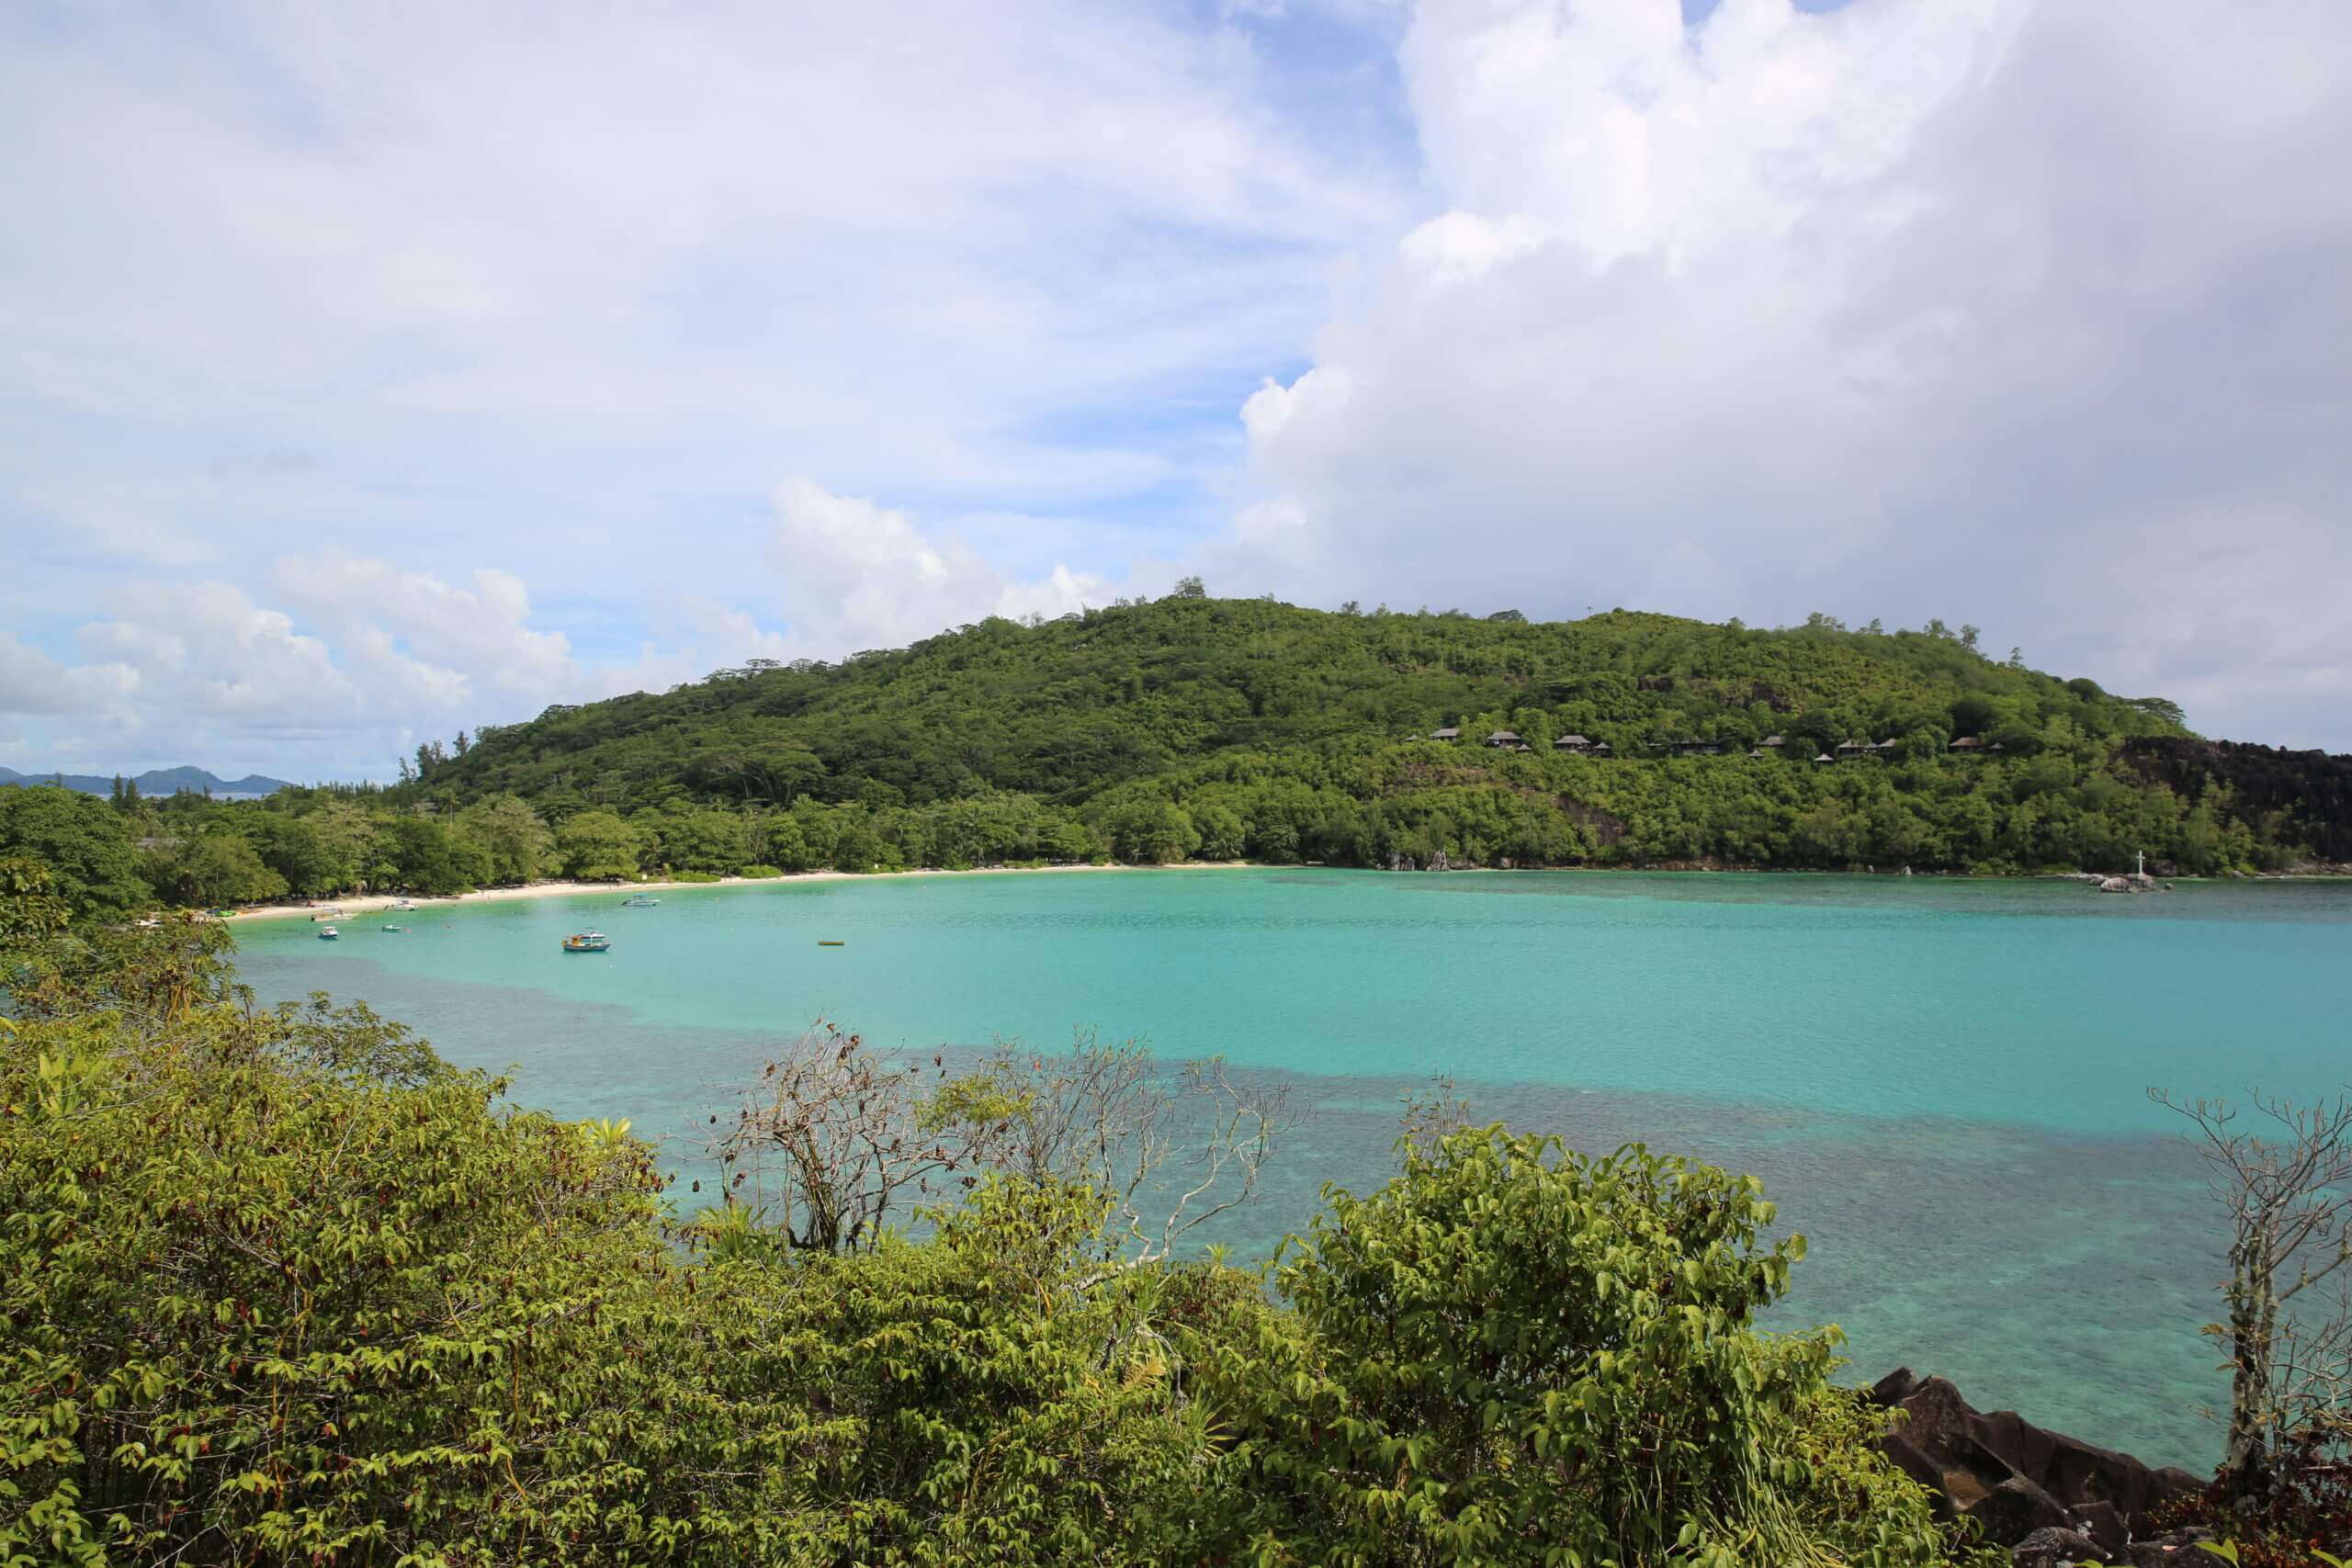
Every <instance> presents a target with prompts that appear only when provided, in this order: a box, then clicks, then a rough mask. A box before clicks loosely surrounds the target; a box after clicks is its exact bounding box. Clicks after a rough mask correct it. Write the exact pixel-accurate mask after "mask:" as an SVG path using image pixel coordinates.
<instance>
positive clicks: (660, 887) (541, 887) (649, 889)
mask: <svg viewBox="0 0 2352 1568" xmlns="http://www.w3.org/2000/svg"><path fill="white" fill-rule="evenodd" d="M1251 863H1252V862H1249V861H1185V862H1182V863H1179V864H1176V865H1162V866H1127V865H1046V866H1018V865H990V866H981V867H978V868H977V869H975V870H971V871H939V870H933V869H925V870H921V871H877V872H854V871H803V872H795V873H792V874H788V875H785V876H727V877H721V878H720V879H719V880H718V881H717V882H533V883H527V884H526V885H524V886H520V887H490V888H485V889H483V890H482V891H481V892H479V893H465V894H460V895H458V897H454V898H428V897H423V896H416V897H415V900H414V901H415V903H416V906H417V908H418V910H419V911H420V912H422V911H423V910H424V909H425V908H439V907H440V906H442V905H444V904H485V903H491V902H494V901H496V900H498V899H502V898H560V897H564V896H565V895H567V894H577V893H617V894H622V895H628V894H632V893H658V892H662V891H665V890H666V891H676V892H694V891H696V890H698V889H701V888H706V887H781V886H786V884H788V883H794V882H836V881H839V882H846V881H851V880H854V879H855V880H867V879H871V878H873V877H876V876H1001V875H1012V874H1019V875H1023V876H1034V875H1040V874H1048V873H1059V872H1065V871H1230V870H1234V869H1237V868H1239V867H1241V866H1245V865H1249V864H1251ZM409 897H411V896H410V895H407V894H401V893H361V894H353V895H348V896H346V897H340V898H322V899H320V900H319V901H318V902H317V903H315V904H265V905H262V906H261V907H260V908H254V909H240V910H239V911H238V912H237V916H236V918H237V919H240V920H260V919H283V918H286V917H288V916H293V915H306V916H311V917H313V918H321V919H335V918H337V917H336V916H324V915H323V914H322V912H323V911H324V910H326V909H328V908H333V909H334V910H336V911H338V912H339V915H340V916H341V917H343V918H356V917H358V916H360V915H372V914H379V913H380V912H382V911H383V910H386V909H389V908H393V907H394V906H395V905H398V904H400V903H401V902H402V901H403V900H404V899H407V898H409Z"/></svg>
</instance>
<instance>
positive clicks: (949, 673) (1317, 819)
mask: <svg viewBox="0 0 2352 1568" xmlns="http://www.w3.org/2000/svg"><path fill="white" fill-rule="evenodd" d="M1441 728H1452V729H1457V730H1459V731H1460V739H1457V740H1453V741H1451V742H1447V741H1441V740H1436V739H1423V738H1424V737H1429V736H1432V735H1434V734H1435V733H1436V732H1438V731H1439V730H1440V729H1441ZM1496 731H1509V732H1510V733H1511V734H1513V735H1515V736H1516V737H1518V738H1519V739H1518V740H1517V742H1516V743H1513V744H1510V745H1506V746H1501V747H1489V746H1487V745H1485V744H1484V743H1483V742H1484V739H1485V738H1487V736H1489V735H1490V734H1492V733H1494V732H1496ZM2186 734H2187V732H2186V731H2185V730H2184V729H2183V728H2181V722H2180V713H2179V710H2178V709H2177V708H2176V707H2175V706H2174V705H2171V704H2170V703H2167V702H2165V701H2163V700H2162V699H2158V698H2141V699H2127V698H2121V697H2116V696H2113V695H2110V694H2107V693H2106V692H2103V691H2101V690H2100V689H2099V687H2098V685H2097V684H2096V683H2095V682H2090V681H2087V680H2083V679H2075V680H2069V681H2060V680H2057V679H2055V678H2053V677H2052V676H2049V675H2044V674H2041V673H2038V672H2036V671H2030V670H2028V669H2026V668H2024V667H2023V665H2022V663H2021V662H2019V661H2018V660H2017V659H2016V658H2015V657H2014V656H2012V658H2011V660H2009V661H2008V662H1996V661H1995V660H1990V659H1987V658H1985V657H1984V656H1983V655H1982V654H1980V653H1979V652H1978V651H1977V650H1976V649H1975V648H1974V646H1973V629H1972V628H1962V631H1961V632H1960V633H1959V634H1954V633H1951V632H1950V631H1949V630H1947V629H1945V628H1943V627H1941V626H1932V625H1931V626H1930V627H1929V628H1928V630H1926V631H1920V632H1910V631H1898V632H1893V633H1888V632H1883V631H1881V630H1879V629H1877V628H1876V627H1875V626H1871V627H1870V628H1865V629H1863V630H1860V631H1855V630H1849V629H1847V628H1845V627H1844V626H1840V625H1838V623H1837V622H1835V621H1833V620H1831V619H1829V618H1828V617H1826V616H1815V618H1814V619H1813V620H1812V621H1811V622H1809V623H1808V624H1807V625H1805V626H1799V627H1793V628H1787V629H1781V630H1773V631H1764V630H1753V629H1749V628H1746V627H1743V626H1738V625H1737V624H1736V623H1734V624H1732V625H1729V626H1711V625H1706V624H1703V623H1700V622H1695V621H1688V620H1679V619H1676V618H1673V617H1670V616H1664V615H1635V614H1629V613H1626V612H1623V611H1617V612H1611V613H1610V614H1607V615H1595V616H1591V617H1589V618H1587V619H1585V620H1581V621H1573V622H1566V623H1553V624H1541V623H1532V622H1529V621H1527V620H1525V619H1524V618H1523V617H1517V616H1510V617H1488V618H1485V619H1479V618H1474V617H1472V616H1468V615H1459V614H1454V613H1448V614H1443V615H1430V614H1427V613H1425V612H1424V613H1419V614H1413V615H1391V614H1386V613H1375V614H1371V615H1359V614H1351V613H1344V612H1343V613H1337V614H1333V613H1326V612H1322V611H1317V610H1307V609H1300V608H1296V607H1295V606H1291V605H1286V604H1276V603H1273V602H1272V601H1266V600H1227V599H1212V598H1208V597H1206V596H1205V595H1200V594H1194V593H1191V592H1186V593H1183V594H1179V595H1172V596H1170V598H1167V599H1163V600H1160V601H1159V602H1157V603H1153V604H1117V605H1114V606H1111V607H1108V608H1105V609H1101V610H1091V611H1088V612H1086V613H1085V614H1083V615H1070V616H1066V617H1064V618H1063V619H1061V620H1058V621H1052V622H1039V623H1035V624H1027V625H1023V624H1018V623H1015V622H1012V621H1008V620H989V621H985V622H982V623H980V624H978V625H976V626H964V627H960V628H957V629H956V630H955V631H952V632H946V633H943V634H942V635H940V636H938V637H931V638H928V639H926V640H924V641H922V642H920V643H917V644H915V645H914V646H912V647H910V648H907V649H896V650H891V651H879V652H872V653H865V654H859V655H857V656H855V657H854V658H851V659H849V660H844V661H842V662H841V663H838V664H823V663H817V662H811V661H803V662H799V663H795V664H792V665H777V664H773V663H767V662H755V663H753V664H751V665H748V666H745V667H743V668H741V669H735V670H724V671H718V672H717V673H716V674H714V675H712V676H711V677H710V678H709V679H707V680H705V681H702V682H696V683H694V684H691V685H685V686H681V687H678V688H676V689H675V690H673V691H671V692H668V693H666V694H659V695H653V694H637V695H633V696H627V697H619V698H616V699H614V700H612V701H610V702H604V703H595V704H590V705H584V706H578V707H556V708H550V709H548V711H547V712H546V713H544V714H542V715H540V716H538V717H537V718H536V719H533V720H531V721H529V722H527V723H522V724H515V725H507V726H495V727H492V726H485V727H484V728H481V730H479V731H477V732H475V733H474V734H472V735H465V734H460V735H459V736H458V737H457V738H456V739H455V740H454V741H453V742H452V743H450V744H448V745H444V744H443V743H441V742H438V741H435V742H431V743H428V744H426V745H424V746H421V747H419V748H418V750H417V753H416V755H415V756H414V757H413V759H402V760H401V774H402V778H401V782H400V783H398V784H393V785H390V786H389V787H386V788H383V789H380V790H379V789H375V788H372V787H364V788H333V787H330V788H321V789H311V790H286V791H281V792H279V793H278V794H277V795H272V796H270V797H269V798H268V799H266V800H264V801H259V802H239V803H233V804H217V803H214V802H211V801H209V800H206V799H204V798H202V797H200V796H195V795H176V796H172V797H167V798H164V799H162V800H156V799H152V798H151V799H147V800H141V799H139V798H137V797H136V796H135V795H132V796H131V797H130V798H129V799H127V800H117V801H115V802H112V803H108V802H106V801H103V800H99V799H98V798H96V797H95V796H81V795H70V796H69V795H68V792H64V791H58V790H45V789H29V790H22V789H0V853H5V852H9V851H11V850H17V851H22V852H31V853H40V854H41V855H43V856H44V857H45V858H47V859H49V860H51V863H55V864H57V865H58V866H59V867H60V868H61V870H62V871H63V872H64V873H65V874H66V875H67V877H68V882H69V886H70V887H71V889H72V896H73V897H74V898H75V899H76V900H77V903H78V904H80V905H82V906H86V907H87V908H91V909H94V910H95V909H112V910H117V911H119V910H123V909H127V908H130V907H132V906H134V905H135V904H137V903H138V902H139V893H140V891H141V890H142V889H145V888H152V889H153V891H154V894H155V895H156V896H159V897H162V898H164V899H165V900H166V901H169V902H175V903H179V904H184V905H209V904H216V903H228V904H233V903H243V902H248V901H254V900H259V899H263V898H269V897H282V896H284V895H286V894H288V893H289V892H290V893H292V894H296V895H313V896H314V895H322V894H333V893H337V892H343V891H347V890H351V889H354V888H356V887H359V886H368V887H370V888H378V889H384V888H397V889H401V890H404V891H409V892H416V893H444V892H454V891H458V890H461V889H465V888H469V887H478V886H490V885H492V884H503V883H515V882H526V881H530V880H534V879H537V878H542V877H547V876H553V875H568V876H574V877H583V878H589V879H626V878H635V877H639V876H646V875H659V874H693V875H702V874H709V875H725V874H738V873H741V872H742V871H744V870H745V869H746V868H749V867H752V866H758V867H763V868H768V867H773V868H775V870H776V871H778V872H780V873H786V872H805V871H809V870H816V869H834V870H841V871H856V872H869V871H889V870H899V869H904V868H909V867H918V866H936V867H944V868H951V869H954V868H964V867H970V866H977V865H992V864H1033V863H1072V862H1085V861H1103V860H1115V861H1119V862H1122V863H1129V864H1159V863H1167V862H1170V861H1179V860H1186V859H1202V860H1237V859H1251V860H1259V861H1266V862H1272V863H1300V862H1311V863H1327V864H1333V865H1356V866H1403V865H1412V866H1429V865H1431V864H1433V863H1449V864H1452V865H1456V866H1464V865H1476V866H1548V865H1626V866H1642V865H1677V864H1692V863H1711V864H1721V865H1740V866H1758V867H1780V868H1812V869H1824V870H1844V869H1849V868H1851V869H1859V868H1861V867H1864V866H1872V867H1876V868H1878V869H1881V870H1893V869H1895V868H1897V867H1900V866H1905V865H1908V866H1912V867H1915V868H1917V869H1919V870H1923V871H1927V870H1952V871H1976V872H2028V871H2042V870H2079V869H2090V870H2109V871H2111V870H2123V869H2129V868H2130V867H2131V865H2132V864H2133V863H2134V856H2135V855H2137V854H2139V853H2141V852H2145V854H2146V855H2147V856H2148V858H2149V859H2150V860H2151V861H2153V862H2154V863H2156V864H2157V865H2158V867H2159V868H2164V869H2168V870H2170V871H2173V872H2177V873H2179V874H2211V873H2230V872H2237V871H2245V870H2254V869H2264V868H2275V867H2277V866H2279V865H2283V864H2285V863H2288V862H2289V861H2290V860H2292V859H2294V858H2296V857H2297V856H2298V855H2299V854H2300V853H2301V852H2302V850H2303V849H2305V848H2306V847H2308V846H2309V845H2310V844H2312V842H2314V841H2315V840H2326V841H2328V842H2331V843H2332V842H2334V841H2335V840H2333V839H2331V838H2328V835H2329V834H2331V833H2333V832H2335V827H2333V826H2331V824H2333V823H2334V821H2335V818H2334V817H2329V818H2328V819H2327V820H2326V821H2321V820H2318V819H2317V818H2314V817H2313V816H2312V812H2313V811H2318V812H2319V813H2320V815H2321V816H2325V815H2326V811H2322V810H2321V809H2320V808H2321V807H2327V803H2325V802H2314V801H2311V800H2305V799H2302V798H2301V797H2299V796H2297V795H2295V793H2294V792H2293V791H2292V790H2291V789H2282V788H2280V787H2274V785H2276V784H2277V783H2278V781H2277V780H2275V779H2272V778H2270V776H2269V775H2267V774H2266V775H2264V776H2263V779H2262V780H2261V781H2258V782H2259V783H2261V784H2262V787H2260V788H2259V789H2256V791H2255V792H2254V793H2253V795H2251V796H2250V797H2249V798H2248V799H2246V800H2241V799H2240V798H2239V797H2238V795H2235V794H2233V785H2232V783H2231V776H2224V774H2223V773H2217V772H2215V771H2213V770H2211V769H2206V770H2203V771H2182V770H2180V769H2175V770H2173V771H2172V772H2170V773H2159V772H2154V771H2152V769H2151V766H2150V764H2149V762H2148V761H2147V754H2146V753H2145V751H2144V750H2140V751H2133V750H2131V749H2132V748H2142V749H2144V748H2146V747H2149V746H2153V745H2161V744H2162V743H2164V742H2165V741H2166V740H2167V739H2180V738H2184V737H2186ZM1568 736H1578V737H1582V738H1583V739H1585V740H1586V741H1588V742H1590V743H1592V745H1593V746H1594V747H1596V748H1597V747H1600V746H1602V745H1605V746H1607V747H1608V748H1609V752H1610V754H1608V755H1605V756H1603V755H1597V754H1594V752H1592V751H1589V750H1561V749H1556V748H1555V746H1554V745H1553V742H1554V740H1555V739H1560V738H1564V737H1568ZM1774 738H1778V740H1779V742H1780V743H1779V744H1778V745H1768V744H1767V743H1768V742H1770V741H1771V740H1772V739H1774ZM1963 738H1973V739H1975V740H1976V741H1978V742H1979V745H1978V746H1977V747H1975V748H1973V749H1962V750H1959V751H1955V750H1953V749H1952V745H1951V743H1952V742H1953V741H1954V740H1956V739H1963ZM1853 741H1860V742H1862V743H1864V744H1866V745H1867V746H1869V747H1871V750H1868V751H1867V752H1862V751H1858V750H1852V749H1849V750H1847V751H1846V752H1844V753H1843V755H1845V756H1846V757H1847V758H1848V759H1849V760H1846V761H1820V760H1818V759H1821V758H1824V757H1825V756H1827V757H1832V758H1834V757H1838V756H1839V755H1840V754H1841V753H1840V750H1839V749H1840V748H1841V747H1842V746H1846V745H1847V743H1848V742H1853ZM1522 746H1523V747H1524V748H1525V749H1524V750H1521V749H1520V748H1521V747H1522ZM1709 748H1713V753H1712V754H1710V753H1709V751H1708V749H1709ZM2232 776H2233V775H2232ZM2176 785H2177V787H2175V786H2176ZM52 796H53V797H59V798H54V799H52V798H46V797H52ZM2340 807H2341V802H2337V803H2336V804H2335V806H2334V807H2327V810H2332V811H2335V812H2336V813H2337V814H2338V815H2340ZM2307 808H2308V809H2307ZM1440 857H1443V858H1442V862H1441V860H1440Z"/></svg>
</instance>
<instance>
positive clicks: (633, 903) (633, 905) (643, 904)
mask: <svg viewBox="0 0 2352 1568" xmlns="http://www.w3.org/2000/svg"><path fill="white" fill-rule="evenodd" d="M660 902H662V900H661V899H659V898H649V897H646V896H645V895H644V894H642V893H636V894H631V895H630V896H629V897H627V898H624V899H622V900H621V908H624V909H650V908H653V906H655V905H656V904H659V903H660Z"/></svg>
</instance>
